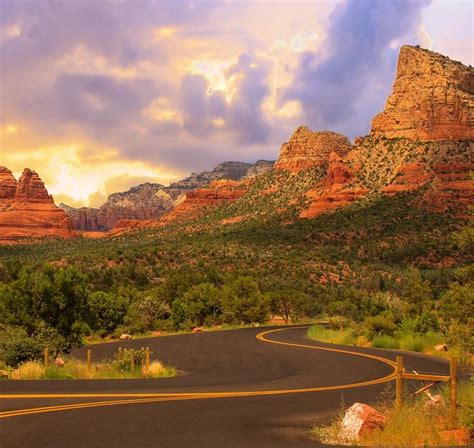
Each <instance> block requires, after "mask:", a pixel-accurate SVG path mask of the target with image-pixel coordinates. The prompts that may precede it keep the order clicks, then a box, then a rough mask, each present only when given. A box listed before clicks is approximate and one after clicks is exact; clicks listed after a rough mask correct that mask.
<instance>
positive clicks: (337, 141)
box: [275, 126, 351, 172]
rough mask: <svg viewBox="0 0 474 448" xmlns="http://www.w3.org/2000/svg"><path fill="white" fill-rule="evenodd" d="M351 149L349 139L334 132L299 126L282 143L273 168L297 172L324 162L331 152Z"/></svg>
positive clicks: (342, 151) (341, 153)
mask: <svg viewBox="0 0 474 448" xmlns="http://www.w3.org/2000/svg"><path fill="white" fill-rule="evenodd" d="M350 150H351V144H350V142H349V139H348V138H347V137H345V136H344V135H341V134H336V133H335V132H329V131H321V132H313V131H311V130H310V129H308V128H307V127H306V126H300V127H299V128H298V129H297V130H296V131H295V132H294V133H293V135H292V136H291V138H290V140H289V141H288V142H287V143H283V145H282V147H281V150H280V157H279V158H278V160H277V162H276V163H275V169H277V170H287V171H291V172H299V171H303V170H307V169H309V168H313V167H315V166H318V165H323V164H326V163H327V162H328V160H329V154H331V153H332V152H334V153H336V154H337V155H339V156H344V155H346V154H347V153H348V152H349V151H350Z"/></svg>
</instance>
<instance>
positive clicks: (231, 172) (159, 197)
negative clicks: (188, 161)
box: [59, 160, 274, 231]
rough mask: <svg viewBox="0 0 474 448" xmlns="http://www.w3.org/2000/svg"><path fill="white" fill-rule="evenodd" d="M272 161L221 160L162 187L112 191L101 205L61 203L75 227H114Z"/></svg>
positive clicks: (270, 165) (266, 167)
mask: <svg viewBox="0 0 474 448" xmlns="http://www.w3.org/2000/svg"><path fill="white" fill-rule="evenodd" d="M273 163H274V162H272V161H267V160H259V161H257V162H256V163H244V162H223V163H221V164H219V165H217V166H216V167H215V168H214V169H213V170H211V171H203V172H202V173H192V174H191V176H189V177H187V178H186V179H183V180H180V181H178V182H173V183H172V184H171V185H170V186H168V187H165V186H163V185H161V184H155V183H149V182H147V183H144V184H140V185H137V186H135V187H132V188H130V189H129V190H128V191H125V192H121V193H113V194H111V195H110V196H109V197H108V199H107V202H105V203H104V204H103V205H102V206H101V207H100V208H91V207H82V208H74V207H70V206H68V205H66V204H60V205H59V207H60V208H62V209H63V210H64V211H65V212H66V213H67V214H68V215H69V216H70V217H71V219H72V222H73V227H74V228H75V229H78V230H86V231H97V230H99V231H104V230H109V229H111V228H113V227H114V226H115V225H116V224H117V222H118V221H119V220H153V219H158V218H160V217H161V216H163V215H164V214H165V213H167V212H169V211H170V210H172V209H173V208H174V207H175V205H176V204H178V203H180V202H181V201H182V200H183V198H184V195H186V194H187V193H189V192H190V191H193V190H195V189H197V188H201V187H204V186H206V185H208V184H210V183H211V182H213V181H216V180H220V179H229V180H240V179H244V178H247V177H253V176H256V175H259V174H262V173H265V172H268V171H270V170H271V169H272V168H273Z"/></svg>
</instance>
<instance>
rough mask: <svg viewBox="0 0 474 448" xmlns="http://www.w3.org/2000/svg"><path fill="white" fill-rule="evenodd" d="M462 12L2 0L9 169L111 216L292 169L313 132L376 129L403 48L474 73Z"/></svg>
mask: <svg viewBox="0 0 474 448" xmlns="http://www.w3.org/2000/svg"><path fill="white" fill-rule="evenodd" d="M473 5H474V3H473V2H471V1H469V0H466V1H454V0H452V1H451V0H337V1H336V0H334V1H302V2H298V1H276V0H274V1H272V2H270V1H258V0H254V1H232V0H220V1H217V0H215V1H214V0H200V1H198V0H194V1H191V0H190V1H187V0H172V1H154V0H0V165H4V166H7V167H8V168H10V169H11V170H12V171H13V173H14V175H15V176H16V177H19V175H20V174H21V172H22V170H23V168H24V167H29V168H32V169H34V170H36V171H37V172H38V173H39V175H40V176H41V178H42V179H43V180H44V181H45V183H46V186H47V187H48V190H49V191H50V193H52V194H53V196H54V198H55V201H56V203H60V202H65V203H66V204H68V205H71V206H95V207H97V206H100V205H101V204H102V203H103V202H105V200H106V199H107V196H108V195H109V194H111V193H113V192H116V191H123V190H126V189H128V188H129V187H131V186H133V185H137V184H139V183H142V182H146V181H151V182H158V183H162V184H164V185H167V184H169V183H170V182H173V181H175V180H179V179H181V178H183V177H186V176H188V175H189V174H190V173H191V172H198V171H202V170H205V169H211V168H212V167H213V166H215V165H217V164H218V163H220V162H223V161H226V160H238V161H245V162H254V161H256V160H258V159H276V158H277V157H278V154H279V150H280V146H281V144H282V143H283V142H285V141H287V140H288V139H289V137H290V136H291V134H292V132H293V131H294V130H295V129H296V127H298V126H299V125H306V126H308V127H310V128H311V129H313V130H325V129H327V130H333V131H336V132H340V133H343V134H345V135H347V136H348V137H350V138H351V139H352V138H354V137H356V136H358V135H365V134H367V133H368V132H369V130H370V121H371V119H372V117H373V116H374V115H375V114H376V113H377V112H379V111H381V110H382V109H383V105H384V102H385V99H386V97H387V95H388V94H389V93H390V91H391V86H392V83H393V79H394V75H395V69H396V60H397V55H398V51H399V48H400V46H401V45H403V44H419V45H421V46H422V47H424V48H429V49H432V50H434V51H438V52H440V53H443V54H445V55H447V56H449V57H450V58H452V59H455V60H459V61H461V62H463V63H464V64H471V65H474V50H473V40H474V39H473V38H474V36H473V25H472V24H473V22H474V11H473V8H474V6H473Z"/></svg>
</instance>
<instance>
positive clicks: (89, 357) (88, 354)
mask: <svg viewBox="0 0 474 448" xmlns="http://www.w3.org/2000/svg"><path fill="white" fill-rule="evenodd" d="M86 357H87V371H88V372H90V371H91V368H92V349H90V348H88V349H87V352H86Z"/></svg>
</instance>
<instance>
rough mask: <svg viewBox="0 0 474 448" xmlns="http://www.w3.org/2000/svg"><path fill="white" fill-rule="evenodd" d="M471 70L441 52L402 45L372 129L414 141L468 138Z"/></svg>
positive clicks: (473, 102) (472, 116)
mask: <svg viewBox="0 0 474 448" xmlns="http://www.w3.org/2000/svg"><path fill="white" fill-rule="evenodd" d="M473 95H474V70H473V68H472V67H467V66H465V65H463V64H461V63H460V62H457V61H452V60H451V59H449V58H448V57H446V56H443V55H441V54H438V53H434V52H432V51H429V50H424V49H421V48H419V47H412V46H408V45H404V46H403V47H402V48H401V49H400V56H399V58H398V66H397V75H396V78H395V83H394V85H393V92H392V94H391V95H390V96H389V97H388V100H387V103H386V104H385V108H384V110H383V112H382V113H380V114H378V115H376V116H375V118H374V119H373V121H372V134H373V135H375V136H385V137H387V138H397V137H405V138H409V139H414V140H472V139H473V136H474V134H473V128H474V97H473Z"/></svg>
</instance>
